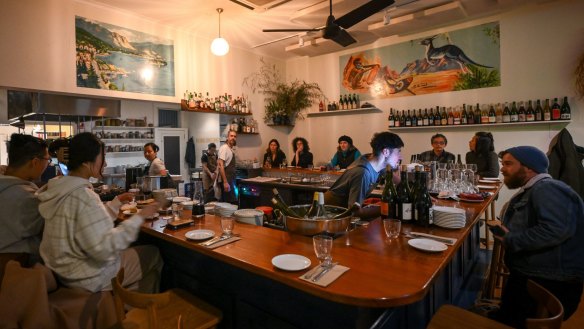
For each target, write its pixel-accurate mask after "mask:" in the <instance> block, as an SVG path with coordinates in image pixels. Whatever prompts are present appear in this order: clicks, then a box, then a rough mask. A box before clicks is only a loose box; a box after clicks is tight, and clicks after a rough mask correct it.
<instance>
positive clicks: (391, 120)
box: [387, 108, 395, 128]
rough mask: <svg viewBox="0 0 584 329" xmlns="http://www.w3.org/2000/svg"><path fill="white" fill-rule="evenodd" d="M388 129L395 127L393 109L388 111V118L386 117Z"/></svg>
mask: <svg viewBox="0 0 584 329" xmlns="http://www.w3.org/2000/svg"><path fill="white" fill-rule="evenodd" d="M387 121H388V124H387V125H388V127H389V128H393V127H395V119H394V118H393V108H391V109H389V117H387Z"/></svg>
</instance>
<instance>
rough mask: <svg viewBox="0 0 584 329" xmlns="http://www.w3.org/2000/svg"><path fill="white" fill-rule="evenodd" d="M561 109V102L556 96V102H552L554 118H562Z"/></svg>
mask: <svg viewBox="0 0 584 329" xmlns="http://www.w3.org/2000/svg"><path fill="white" fill-rule="evenodd" d="M560 118H561V110H560V104H559V103H558V98H557V97H556V98H554V103H553V104H552V120H560Z"/></svg>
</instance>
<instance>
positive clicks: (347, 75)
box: [339, 22, 501, 100]
mask: <svg viewBox="0 0 584 329" xmlns="http://www.w3.org/2000/svg"><path fill="white" fill-rule="evenodd" d="M499 41H500V29H499V23H498V22H491V23H487V24H483V25H478V26H474V27H470V28H465V29H460V30H455V31H450V32H445V33H439V34H436V35H430V36H427V37H424V38H420V39H415V40H410V41H407V42H402V43H398V44H394V45H389V46H385V47H380V48H375V49H370V50H365V51H360V52H356V53H353V54H349V55H343V56H340V58H339V66H340V72H341V77H340V80H341V81H340V84H341V86H340V88H341V94H346V93H355V94H359V97H360V99H365V100H367V99H375V98H392V97H402V96H415V95H423V94H430V93H440V92H450V91H457V90H467V89H476V88H487V87H497V86H500V85H501V73H500V63H501V58H500V42H499Z"/></svg>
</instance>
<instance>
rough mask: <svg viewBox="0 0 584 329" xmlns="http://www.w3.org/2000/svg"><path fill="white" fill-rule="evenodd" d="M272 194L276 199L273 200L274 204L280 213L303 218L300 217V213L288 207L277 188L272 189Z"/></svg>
mask: <svg viewBox="0 0 584 329" xmlns="http://www.w3.org/2000/svg"><path fill="white" fill-rule="evenodd" d="M272 192H273V193H274V197H273V198H272V204H274V206H276V208H278V209H280V211H281V212H282V213H283V214H284V215H286V216H292V217H297V218H301V216H298V213H297V212H296V211H294V210H293V209H291V208H290V207H288V205H287V204H286V202H285V201H284V199H282V196H281V195H280V192H278V190H277V189H276V188H275V187H274V188H273V189H272Z"/></svg>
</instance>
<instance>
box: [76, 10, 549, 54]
mask: <svg viewBox="0 0 584 329" xmlns="http://www.w3.org/2000/svg"><path fill="white" fill-rule="evenodd" d="M549 1H550V0H457V1H453V0H396V1H395V3H394V4H393V5H391V6H390V7H389V8H388V9H387V10H384V11H382V12H380V13H377V14H375V15H373V16H371V17H369V18H368V19H365V20H364V21H362V22H361V23H359V24H357V25H355V26H353V27H351V28H350V29H348V32H349V33H350V34H351V35H352V36H353V37H354V38H355V39H357V43H354V44H352V45H351V46H349V48H350V47H358V46H362V45H364V44H368V43H371V42H373V41H375V40H377V39H378V38H381V37H387V36H391V35H396V34H398V35H400V34H407V33H414V32H421V31H424V30H429V29H432V28H436V27H440V26H446V25H451V24H453V23H458V22H463V21H467V20H471V19H476V18H479V17H483V16H486V15H492V14H496V13H500V12H504V11H507V10H510V9H513V8H515V7H517V6H520V5H524V4H528V3H541V2H549ZM86 2H89V3H95V4H100V5H104V6H106V7H109V8H114V9H118V10H122V11H126V12H131V13H134V14H136V15H138V16H141V17H144V18H146V19H148V20H151V21H154V22H157V23H159V24H162V25H166V26H171V27H173V28H176V29H178V30H181V31H186V32H188V33H190V34H192V35H194V36H197V37H201V38H207V39H209V40H212V39H213V38H215V37H217V34H218V24H219V23H218V14H217V11H216V9H217V8H223V10H224V11H223V13H222V14H221V36H222V37H223V38H225V39H226V40H227V41H228V42H229V44H230V46H231V47H237V48H241V49H247V50H252V51H254V52H256V53H260V54H263V55H267V56H273V57H276V58H283V59H289V58H293V57H297V56H316V55H322V54H326V53H331V52H335V51H340V50H342V49H345V48H343V47H342V46H340V45H338V44H336V43H334V42H333V41H331V40H326V39H323V38H321V37H320V32H311V33H309V34H308V35H307V34H306V33H304V32H271V33H267V32H262V29H276V28H296V29H299V28H316V27H321V26H324V24H325V21H326V18H327V17H328V15H329V1H328V0H212V1H211V0H207V1H202V0H164V1H160V0H86ZM365 2H366V1H365V0H333V15H334V16H335V17H336V18H339V17H341V16H343V15H344V14H345V13H347V12H349V11H351V10H353V9H355V8H357V7H359V6H361V5H362V4H364V3H365ZM389 2H391V1H389ZM250 8H252V9H250ZM385 15H388V16H389V17H390V19H389V23H387V21H385V22H384V16H385ZM300 37H301V38H300ZM278 40H279V41H278Z"/></svg>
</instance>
